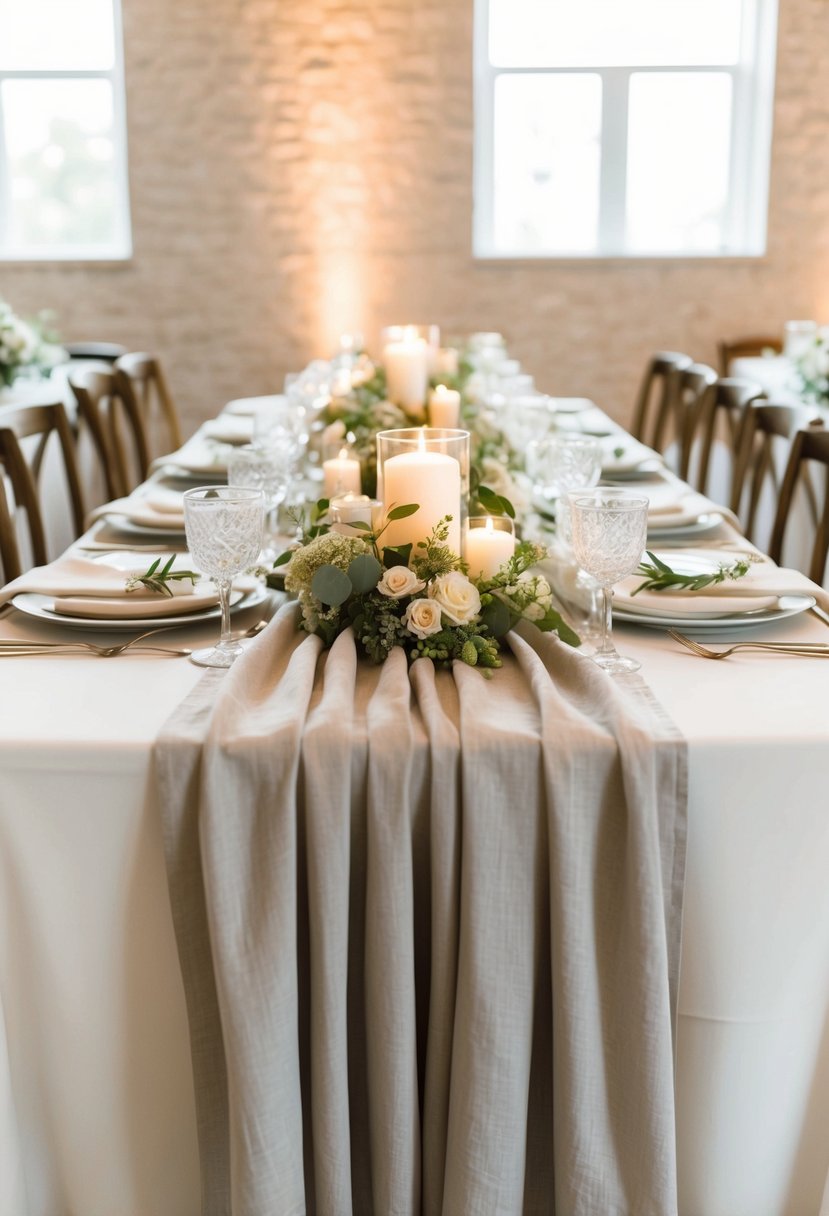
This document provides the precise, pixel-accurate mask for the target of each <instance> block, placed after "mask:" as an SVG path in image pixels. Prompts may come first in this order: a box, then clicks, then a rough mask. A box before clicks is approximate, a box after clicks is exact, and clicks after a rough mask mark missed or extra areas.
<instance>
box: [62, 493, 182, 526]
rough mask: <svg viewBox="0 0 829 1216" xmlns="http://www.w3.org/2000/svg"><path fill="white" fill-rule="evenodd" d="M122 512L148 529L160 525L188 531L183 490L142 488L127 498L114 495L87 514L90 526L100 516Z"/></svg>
mask: <svg viewBox="0 0 829 1216" xmlns="http://www.w3.org/2000/svg"><path fill="white" fill-rule="evenodd" d="M112 515H122V516H123V517H124V518H125V519H128V520H129V521H130V523H134V524H139V525H140V526H141V527H144V528H158V529H160V530H161V531H165V532H183V531H184V506H183V503H182V497H181V494H180V493H177V492H176V491H175V490H168V489H165V488H164V487H163V486H156V487H154V488H151V489H146V490H144V489H142V490H140V491H137V492H136V493H135V494H130V495H129V496H128V497H127V498H114V499H113V500H112V501H111V502H105V503H102V504H101V506H100V507H96V508H95V509H94V511H90V513H89V515H88V516H87V517H86V525H87V527H89V526H90V525H91V524H92V523H94V522H95V520H96V519H104V518H109V517H110V516H112Z"/></svg>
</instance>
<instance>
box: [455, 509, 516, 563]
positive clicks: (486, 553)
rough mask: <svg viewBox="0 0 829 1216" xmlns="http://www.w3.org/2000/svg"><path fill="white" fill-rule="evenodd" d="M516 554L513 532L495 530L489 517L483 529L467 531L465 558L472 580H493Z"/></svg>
mask: <svg viewBox="0 0 829 1216" xmlns="http://www.w3.org/2000/svg"><path fill="white" fill-rule="evenodd" d="M514 552H515V537H514V535H513V533H512V531H511V530H510V531H506V532H505V531H503V530H502V529H501V528H495V527H494V526H493V523H492V520H491V518H490V517H489V516H487V520H486V525H485V526H484V527H483V528H469V529H468V530H467V533H466V554H465V557H466V562H467V565H468V566H469V576H470V578H492V577H493V576H494V575H495V574H497V573H498V571H499V570H500V568H501V566H503V564H504V562H507V561H509V559H510V558H511V557H512V555H513V553H514Z"/></svg>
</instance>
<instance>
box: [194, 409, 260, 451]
mask: <svg viewBox="0 0 829 1216" xmlns="http://www.w3.org/2000/svg"><path fill="white" fill-rule="evenodd" d="M201 433H202V435H204V436H205V437H206V438H208V439H218V440H220V441H221V442H222V443H232V444H241V443H250V442H251V440H252V439H253V419H252V418H251V417H242V418H240V417H238V416H237V417H234V416H233V415H232V414H220V415H219V417H218V418H214V419H213V420H212V422H206V423H205V424H204V426H203V427H202V428H201Z"/></svg>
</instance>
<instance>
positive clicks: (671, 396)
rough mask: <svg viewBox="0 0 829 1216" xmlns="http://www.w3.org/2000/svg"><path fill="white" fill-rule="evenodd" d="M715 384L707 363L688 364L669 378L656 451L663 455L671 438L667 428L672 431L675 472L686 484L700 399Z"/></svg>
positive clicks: (711, 370) (700, 406) (712, 371)
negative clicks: (677, 447) (677, 452)
mask: <svg viewBox="0 0 829 1216" xmlns="http://www.w3.org/2000/svg"><path fill="white" fill-rule="evenodd" d="M716 381H717V373H716V372H715V371H714V369H713V367H709V366H708V364H707V363H690V364H689V365H688V366H687V367H683V368H679V369H677V370H676V371H674V372H672V373H671V375H670V377H669V382H668V400H667V402H666V408H665V412H664V417H663V419H662V426H661V427H660V429H659V431H658V433H657V435H656V439H657V441H658V443H659V445H660V446H658V447H657V451H660V452H664V450H665V448H666V446H667V443H668V440H669V438H670V437H671V436H670V433H669V428H672V431H673V437H674V438H675V439H676V441H677V443H678V446H679V459H678V461H677V472H678V473H679V475H680V477H682V478H683V479H684V480H686V481H687V479H688V467H689V464H690V460H691V442H692V440H693V437H694V434H695V431H696V427H697V421H698V419H699V416H700V410H701V408H702V403H703V398H704V397H705V394H706V393H707V392H708V390H709V389H710V388H711V387H712V386H713V385H714V384H715V383H716ZM654 446H656V444H655V445H654Z"/></svg>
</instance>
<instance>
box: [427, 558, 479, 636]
mask: <svg viewBox="0 0 829 1216" xmlns="http://www.w3.org/2000/svg"><path fill="white" fill-rule="evenodd" d="M429 595H430V596H431V598H432V599H433V600H434V601H435V603H436V604H439V605H440V609H441V612H442V613H443V615H444V616H445V617H446V619H447V621H451V623H452V624H453V625H468V624H469V622H470V621H474V619H475V617H476V616H477V615H478V613H479V612H480V611H481V597H480V595H478V588H477V587H476V586H475V584H474V583H470V581H469V579H468V578H467V577H466V575H465V574H461V572H460V571H459V570H452V571H450V573H449V574H439V575H438V577H437V578H436V579H435V581H434V582H433V583H432V585H431V586H430V587H429Z"/></svg>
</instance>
